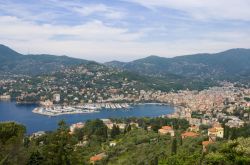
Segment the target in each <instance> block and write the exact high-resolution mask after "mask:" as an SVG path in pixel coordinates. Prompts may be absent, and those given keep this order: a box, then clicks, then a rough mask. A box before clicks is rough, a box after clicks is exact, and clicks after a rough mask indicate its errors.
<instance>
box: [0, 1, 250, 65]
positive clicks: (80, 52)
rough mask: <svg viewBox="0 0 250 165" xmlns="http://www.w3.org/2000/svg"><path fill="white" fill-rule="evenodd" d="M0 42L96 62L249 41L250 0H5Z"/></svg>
mask: <svg viewBox="0 0 250 165" xmlns="http://www.w3.org/2000/svg"><path fill="white" fill-rule="evenodd" d="M0 42H1V44H5V45H7V46H9V47H11V48H13V49H15V50H17V51H19V52H21V53H24V54H28V53H32V54H39V53H49V54H57V55H68V56H72V57H78V58H83V59H89V60H96V61H99V62H104V61H110V60H121V61H130V60H133V59H137V58H142V57H146V56H149V55H159V56H165V57H173V56H177V55H184V54H193V53H201V52H218V51H222V50H226V49H230V48H239V47H240V48H250V0H1V1H0Z"/></svg>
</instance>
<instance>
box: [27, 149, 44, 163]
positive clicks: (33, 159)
mask: <svg viewBox="0 0 250 165" xmlns="http://www.w3.org/2000/svg"><path fill="white" fill-rule="evenodd" d="M43 161H44V158H43V157H42V155H41V153H40V152H38V151H35V152H32V154H31V155H30V158H29V160H28V163H27V165H39V164H42V163H43Z"/></svg>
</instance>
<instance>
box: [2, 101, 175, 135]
mask: <svg viewBox="0 0 250 165" xmlns="http://www.w3.org/2000/svg"><path fill="white" fill-rule="evenodd" d="M35 107H37V105H16V104H15V102H8V101H7V102H1V101H0V121H16V122H19V123H22V124H24V125H25V126H26V128H27V133H28V134H30V133H33V132H36V131H51V130H55V129H56V128H57V123H58V122H59V121H60V120H62V119H64V120H65V121H66V123H67V124H73V123H76V122H84V121H86V120H88V119H97V118H99V119H103V118H121V117H157V116H160V115H165V114H170V113H172V112H173V111H174V108H173V107H171V106H167V105H155V104H143V105H136V106H133V108H131V109H129V110H124V109H119V110H111V109H103V110H101V111H100V112H99V113H90V114H72V115H61V116H56V117H48V116H43V115H39V114H35V113H32V110H33V109H34V108H35Z"/></svg>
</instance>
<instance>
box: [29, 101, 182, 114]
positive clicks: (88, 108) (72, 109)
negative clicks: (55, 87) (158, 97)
mask: <svg viewBox="0 0 250 165" xmlns="http://www.w3.org/2000/svg"><path fill="white" fill-rule="evenodd" d="M137 105H139V106H140V105H159V106H173V105H171V104H169V103H157V102H155V103H152V102H150V103H121V104H119V103H93V104H84V105H81V106H73V105H72V106H62V105H55V106H51V107H44V106H40V107H36V108H35V109H33V110H32V112H33V113H36V114H40V115H45V116H50V117H53V116H60V115H68V114H84V113H98V112H100V111H101V110H102V109H109V110H114V111H115V110H118V109H124V110H127V109H130V108H133V106H137ZM173 109H174V112H173V114H174V113H176V112H177V107H176V106H173ZM178 109H179V108H178Z"/></svg>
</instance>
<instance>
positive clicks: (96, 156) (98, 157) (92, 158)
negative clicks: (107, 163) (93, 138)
mask: <svg viewBox="0 0 250 165" xmlns="http://www.w3.org/2000/svg"><path fill="white" fill-rule="evenodd" d="M104 157H105V154H104V153H101V154H98V155H95V156H92V157H90V161H92V162H96V161H99V160H102V159H103V158H104Z"/></svg>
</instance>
